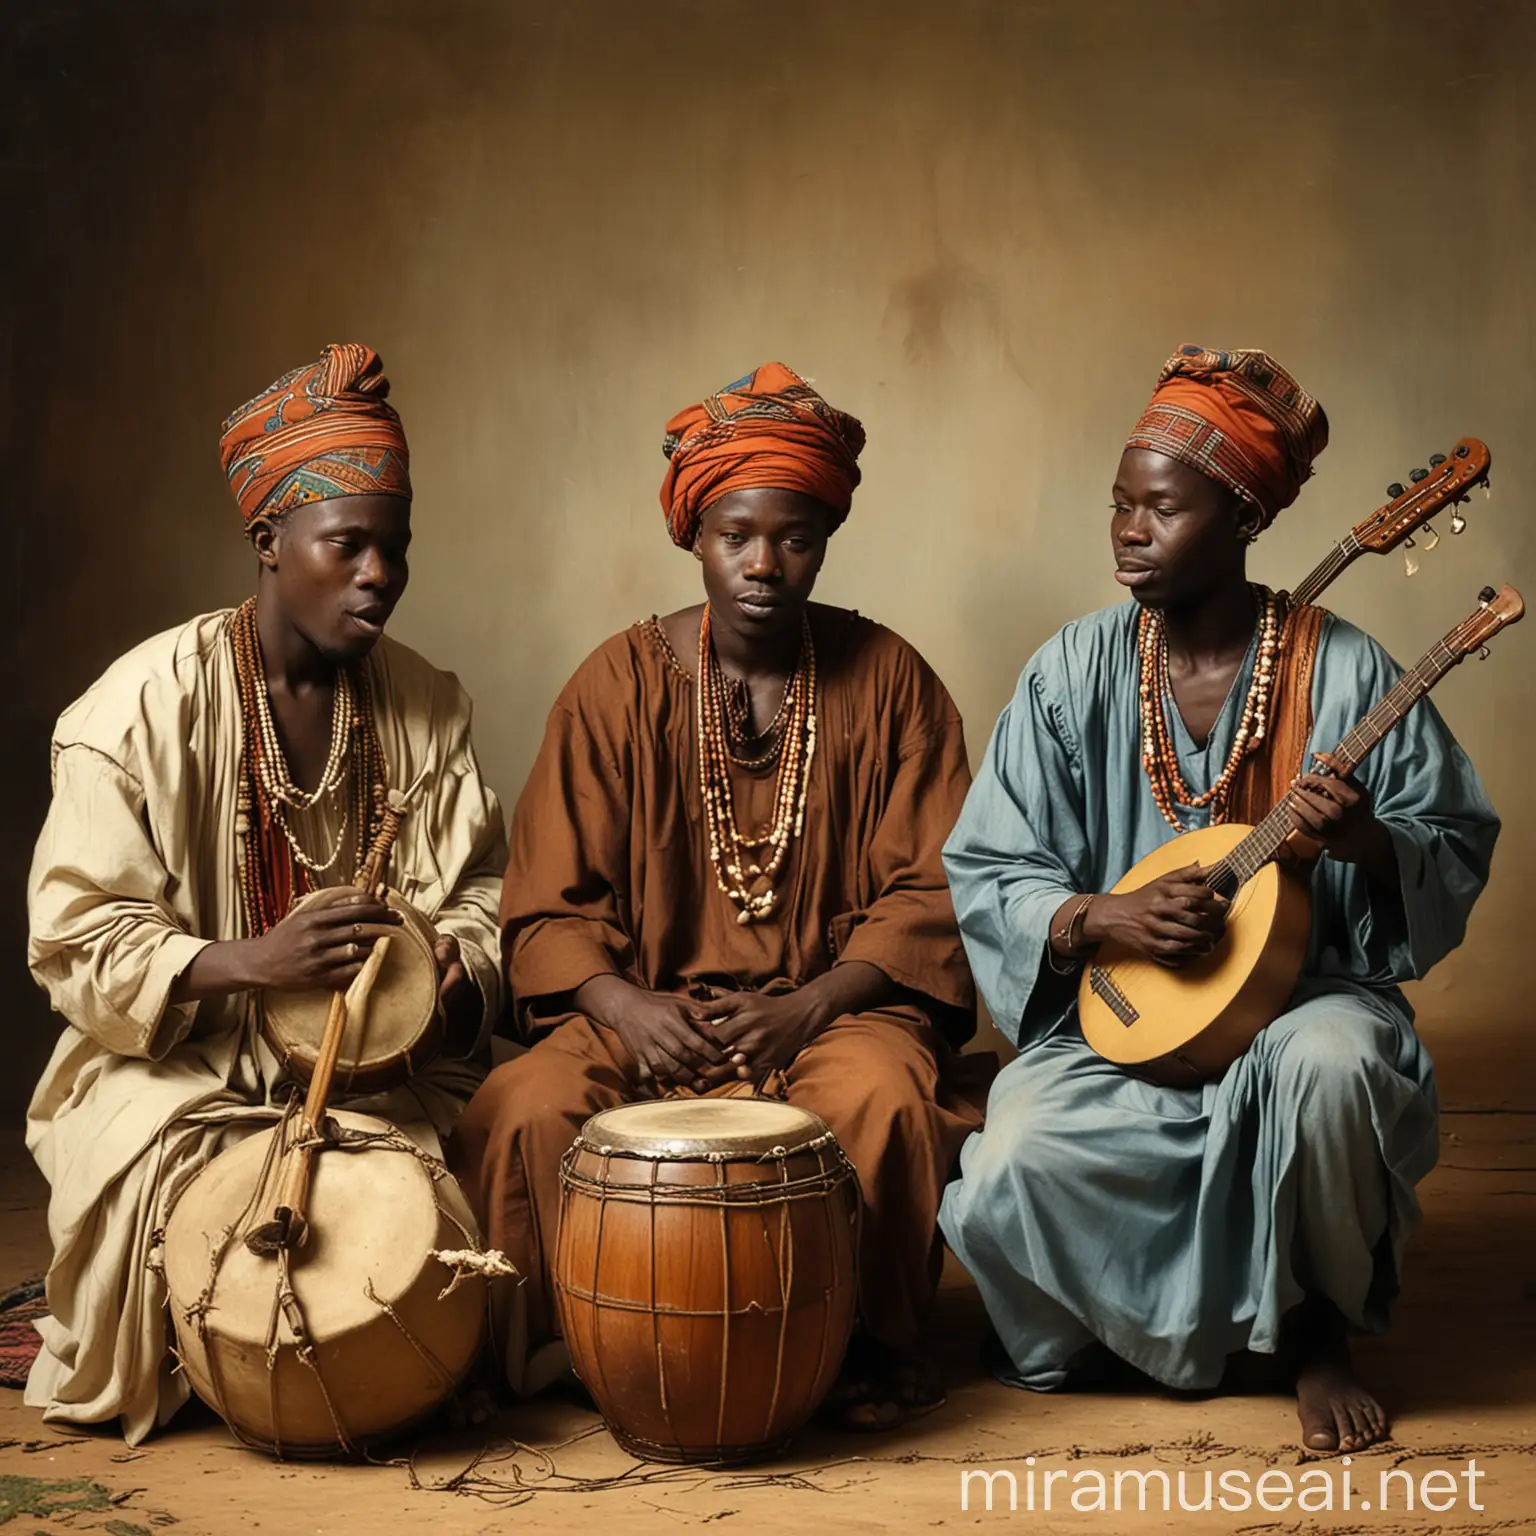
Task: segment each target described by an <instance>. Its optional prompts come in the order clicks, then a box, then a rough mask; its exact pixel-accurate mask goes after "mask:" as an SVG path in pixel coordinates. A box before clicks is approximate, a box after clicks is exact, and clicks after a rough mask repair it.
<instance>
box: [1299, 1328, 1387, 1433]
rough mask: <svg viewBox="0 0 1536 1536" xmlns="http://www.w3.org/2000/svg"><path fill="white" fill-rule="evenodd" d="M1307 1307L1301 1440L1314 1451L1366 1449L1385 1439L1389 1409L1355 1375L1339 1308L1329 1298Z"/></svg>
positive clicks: (1301, 1352)
mask: <svg viewBox="0 0 1536 1536" xmlns="http://www.w3.org/2000/svg"><path fill="white" fill-rule="evenodd" d="M1325 1308H1326V1310H1325ZM1304 1310H1305V1312H1306V1316H1305V1318H1304V1320H1303V1321H1302V1323H1301V1327H1300V1334H1299V1337H1298V1341H1297V1342H1298V1349H1299V1353H1298V1359H1297V1366H1296V1411H1297V1413H1298V1414H1299V1415H1300V1418H1301V1438H1302V1442H1303V1444H1304V1445H1305V1446H1306V1447H1307V1449H1308V1450H1309V1451H1363V1450H1364V1449H1365V1448H1366V1446H1368V1445H1375V1444H1376V1442H1377V1441H1378V1440H1384V1439H1385V1438H1386V1436H1387V1429H1388V1424H1387V1415H1386V1411H1385V1410H1384V1409H1383V1408H1382V1406H1381V1404H1380V1403H1378V1402H1377V1401H1376V1399H1375V1398H1374V1397H1372V1396H1371V1394H1370V1393H1369V1392H1367V1391H1366V1390H1365V1388H1364V1387H1362V1386H1361V1385H1360V1383H1359V1382H1358V1381H1356V1380H1355V1372H1354V1367H1353V1365H1352V1364H1351V1362H1350V1358H1349V1344H1348V1342H1347V1341H1346V1338H1345V1334H1344V1319H1343V1318H1342V1317H1340V1316H1339V1314H1338V1312H1337V1310H1336V1309H1334V1308H1333V1307H1332V1306H1328V1305H1327V1304H1326V1303H1321V1304H1317V1303H1310V1304H1308V1305H1307V1306H1306V1308H1305V1309H1304Z"/></svg>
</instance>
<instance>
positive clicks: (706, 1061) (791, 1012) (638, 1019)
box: [574, 975, 822, 1093]
mask: <svg viewBox="0 0 1536 1536" xmlns="http://www.w3.org/2000/svg"><path fill="white" fill-rule="evenodd" d="M574 1002H575V1004H576V1007H577V1008H578V1009H579V1010H580V1011H581V1012H582V1013H584V1014H586V1015H587V1016H588V1017H589V1018H591V1019H593V1020H595V1021H596V1022H597V1023H599V1024H602V1025H605V1026H606V1027H607V1028H609V1029H612V1030H614V1031H615V1032H616V1033H617V1034H618V1036H619V1038H620V1039H621V1040H622V1041H623V1042H624V1045H625V1047H626V1048H627V1049H628V1051H629V1053H630V1054H631V1055H632V1056H633V1057H634V1058H635V1062H636V1064H637V1066H636V1070H637V1073H638V1075H639V1077H640V1079H641V1081H642V1082H654V1083H657V1084H663V1083H674V1084H677V1085H679V1086H681V1087H687V1088H692V1089H694V1090H695V1091H696V1092H699V1093H705V1092H708V1090H709V1089H711V1088H718V1087H720V1086H721V1085H722V1084H725V1083H729V1082H761V1081H762V1079H763V1078H764V1077H766V1076H767V1074H768V1073H769V1072H771V1071H773V1070H774V1069H775V1068H776V1067H784V1066H787V1065H788V1064H789V1063H790V1062H791V1061H792V1060H793V1059H794V1058H795V1056H797V1055H798V1054H799V1052H800V1051H801V1050H802V1049H803V1048H804V1047H805V1046H806V1045H808V1044H809V1043H810V1041H811V1040H812V1039H813V1038H814V1037H815V1035H816V1033H817V1032H818V1030H819V1028H820V1026H821V1023H822V1020H821V1018H820V1016H819V1015H820V1011H821V1010H820V1009H819V1008H818V1007H817V1005H816V1003H815V1002H814V1000H813V999H812V998H810V997H808V996H807V994H806V991H805V989H800V990H798V991H793V992H775V993H768V992H724V991H722V992H716V993H715V994H714V995H713V996H711V997H709V998H695V997H679V996H677V995H676V994H674V993H670V992H649V991H646V990H645V989H644V988H642V987H637V986H635V985H634V984H633V983H631V982H628V981H625V980H624V979H623V978H622V977H620V976H613V975H604V976H594V977H593V978H592V979H591V980H590V981H588V982H586V983H584V984H583V985H582V986H581V987H579V988H578V989H577V992H576V996H575V999H574Z"/></svg>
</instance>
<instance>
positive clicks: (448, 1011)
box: [432, 933, 485, 1056]
mask: <svg viewBox="0 0 1536 1536" xmlns="http://www.w3.org/2000/svg"><path fill="white" fill-rule="evenodd" d="M432 956H433V958H434V959H435V960H436V961H437V1006H438V1007H439V1008H441V1009H442V1011H443V1032H444V1036H445V1039H444V1042H443V1049H444V1051H445V1053H446V1054H447V1055H449V1056H467V1055H468V1054H469V1052H470V1051H471V1050H473V1049H474V1045H475V1038H476V1036H478V1035H479V1033H480V1022H481V1019H482V1017H483V1016H484V1012H485V1004H484V1001H483V1000H482V999H481V996H480V989H479V987H477V986H476V985H475V983H474V981H473V980H472V979H471V977H470V974H469V969H468V967H467V966H466V965H465V964H464V957H463V955H462V954H461V953H460V952H459V941H458V940H457V939H456V938H454V936H453V935H452V934H451V933H440V934H438V936H437V942H436V943H435V944H433V946H432Z"/></svg>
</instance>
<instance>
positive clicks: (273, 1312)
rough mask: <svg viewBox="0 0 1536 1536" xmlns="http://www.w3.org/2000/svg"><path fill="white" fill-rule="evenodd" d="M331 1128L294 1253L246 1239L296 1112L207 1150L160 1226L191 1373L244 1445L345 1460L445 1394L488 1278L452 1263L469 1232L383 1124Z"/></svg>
mask: <svg viewBox="0 0 1536 1536" xmlns="http://www.w3.org/2000/svg"><path fill="white" fill-rule="evenodd" d="M331 1121H332V1123H333V1124H334V1125H335V1126H336V1127H337V1135H338V1140H337V1141H336V1143H335V1144H334V1145H327V1146H325V1147H323V1148H322V1149H321V1150H320V1151H319V1152H317V1153H316V1155H315V1159H314V1173H313V1181H312V1184H311V1187H310V1190H309V1210H308V1236H307V1238H306V1240H305V1242H304V1244H303V1246H302V1247H299V1248H295V1249H292V1250H291V1251H290V1250H283V1251H282V1252H281V1253H266V1254H258V1253H252V1252H251V1251H250V1249H249V1248H248V1247H247V1246H246V1243H245V1241H244V1239H245V1238H246V1237H247V1236H248V1234H249V1233H250V1231H251V1229H252V1227H253V1226H255V1225H256V1224H257V1223H259V1222H260V1221H261V1220H262V1219H263V1218H264V1217H265V1216H266V1214H267V1211H268V1208H269V1206H270V1204H271V1199H272V1186H273V1183H274V1181H275V1179H276V1178H277V1176H278V1173H279V1170H280V1167H281V1163H282V1155H281V1154H282V1153H283V1151H284V1150H285V1149H286V1143H287V1141H288V1140H289V1139H290V1138H291V1136H292V1135H293V1133H294V1131H295V1129H296V1128H297V1126H298V1124H299V1118H298V1117H291V1118H290V1119H289V1120H286V1121H284V1122H283V1123H282V1124H280V1125H278V1126H275V1127H273V1128H272V1129H270V1130H266V1131H262V1132H259V1133H258V1134H256V1135H254V1136H251V1137H248V1138H247V1139H246V1140H245V1141H242V1142H241V1143H239V1145H237V1146H235V1147H233V1148H231V1149H230V1150H229V1151H228V1152H225V1153H223V1154H222V1155H221V1156H219V1157H217V1158H215V1159H214V1161H213V1162H211V1163H210V1164H209V1165H208V1166H207V1168H205V1169H204V1170H203V1172H202V1173H201V1174H199V1175H198V1177H197V1178H196V1179H195V1180H193V1182H192V1183H191V1185H189V1186H188V1188H187V1191H186V1193H185V1194H183V1195H182V1197H181V1198H180V1199H179V1200H178V1201H177V1202H176V1206H175V1208H174V1209H173V1210H172V1212H171V1217H170V1221H169V1222H168V1223H167V1226H166V1235H165V1279H166V1285H167V1288H168V1289H169V1291H170V1302H171V1315H172V1320H173V1322H174V1324H175V1328H176V1343H177V1353H178V1354H179V1355H180V1357H181V1362H182V1365H183V1366H184V1367H185V1369H186V1372H187V1376H188V1378H189V1379H190V1381H191V1383H192V1386H193V1388H194V1389H195V1390H196V1392H197V1394H198V1396H199V1397H201V1398H202V1399H203V1400H204V1401H205V1402H207V1403H208V1404H209V1405H210V1406H211V1407H213V1408H214V1409H216V1410H217V1411H218V1413H219V1414H220V1415H222V1417H223V1418H224V1420H225V1422H226V1423H227V1424H228V1425H229V1426H230V1428H231V1429H232V1430H234V1432H235V1433H236V1434H237V1435H238V1436H239V1437H240V1439H241V1440H243V1441H245V1443H246V1444H248V1445H256V1446H260V1447H262V1448H264V1449H266V1450H270V1451H273V1452H275V1453H276V1454H278V1455H279V1456H332V1455H337V1454H342V1455H353V1454H356V1453H358V1452H360V1451H362V1450H363V1449H365V1448H366V1447H367V1446H368V1445H370V1444H371V1443H373V1442H375V1441H378V1440H381V1439H386V1438H388V1437H389V1436H391V1435H393V1434H396V1433H398V1432H399V1431H400V1430H403V1429H406V1428H408V1427H409V1426H410V1425H411V1424H413V1423H414V1422H415V1421H416V1420H418V1419H420V1418H422V1417H424V1416H425V1415H426V1414H429V1413H431V1412H432V1411H433V1410H434V1409H435V1408H437V1407H438V1406H439V1405H440V1404H442V1403H443V1402H445V1401H446V1400H447V1398H448V1397H449V1396H451V1395H452V1393H453V1392H454V1390H455V1389H456V1388H457V1386H458V1384H459V1382H460V1381H461V1380H462V1379H463V1377H464V1375H465V1374H466V1373H467V1372H468V1370H469V1368H470V1365H471V1364H472V1363H473V1361H474V1358H475V1355H476V1352H477V1351H478V1350H479V1348H480V1341H481V1338H482V1335H483V1331H484V1325H485V1301H486V1281H485V1279H484V1275H483V1273H476V1272H472V1271H467V1270H465V1269H464V1268H461V1267H457V1266H460V1265H463V1264H464V1263H466V1261H467V1262H468V1263H470V1264H472V1263H473V1257H469V1258H468V1259H467V1258H466V1256H471V1255H472V1256H478V1253H477V1251H478V1249H479V1240H478V1236H477V1234H476V1230H475V1221H474V1217H473V1216H472V1215H471V1214H470V1211H469V1206H468V1204H467V1203H466V1202H465V1199H464V1196H463V1193H462V1192H461V1191H460V1189H459V1187H458V1185H457V1184H456V1183H455V1182H454V1179H453V1177H452V1175H450V1174H449V1173H448V1171H447V1169H446V1168H444V1167H443V1166H442V1164H441V1163H438V1162H437V1161H436V1160H435V1159H432V1158H429V1157H427V1155H426V1154H425V1153H423V1152H421V1151H420V1150H419V1149H418V1148H416V1147H415V1146H414V1144H413V1143H412V1142H411V1141H410V1140H409V1139H408V1138H407V1137H406V1136H405V1135H404V1134H403V1133H402V1132H400V1131H398V1130H396V1129H394V1128H393V1127H392V1126H390V1125H388V1124H387V1123H386V1122H384V1121H382V1120H375V1119H373V1118H371V1117H370V1116H367V1115H357V1114H348V1113H346V1112H333V1114H332V1116H331ZM440 1253H443V1254H445V1255H446V1259H447V1260H449V1261H452V1263H450V1262H447V1261H445V1258H444V1257H439V1254H440Z"/></svg>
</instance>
